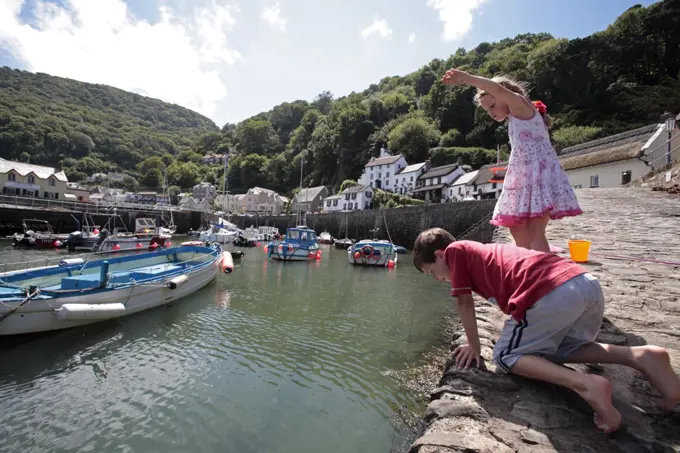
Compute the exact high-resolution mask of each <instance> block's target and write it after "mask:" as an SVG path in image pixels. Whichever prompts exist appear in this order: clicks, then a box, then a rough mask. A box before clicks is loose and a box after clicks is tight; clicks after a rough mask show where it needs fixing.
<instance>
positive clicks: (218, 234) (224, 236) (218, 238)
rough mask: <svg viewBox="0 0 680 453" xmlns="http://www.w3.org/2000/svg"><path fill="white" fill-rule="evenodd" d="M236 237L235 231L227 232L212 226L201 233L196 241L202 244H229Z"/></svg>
mask: <svg viewBox="0 0 680 453" xmlns="http://www.w3.org/2000/svg"><path fill="white" fill-rule="evenodd" d="M237 235H238V232H237V231H234V230H228V229H226V228H220V227H217V226H212V227H210V228H208V229H207V230H205V231H202V232H201V234H200V235H199V236H198V239H199V240H200V241H203V242H217V243H218V244H231V243H232V242H234V239H235V238H236V236H237Z"/></svg>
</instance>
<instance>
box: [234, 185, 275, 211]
mask: <svg viewBox="0 0 680 453" xmlns="http://www.w3.org/2000/svg"><path fill="white" fill-rule="evenodd" d="M240 205H241V210H242V211H243V212H245V213H247V214H259V215H279V214H280V213H281V211H283V201H282V200H281V198H279V194H277V193H276V192H274V191H273V190H269V189H263V188H262V187H253V188H252V189H248V193H246V194H245V195H244V196H243V197H242V198H241V199H240Z"/></svg>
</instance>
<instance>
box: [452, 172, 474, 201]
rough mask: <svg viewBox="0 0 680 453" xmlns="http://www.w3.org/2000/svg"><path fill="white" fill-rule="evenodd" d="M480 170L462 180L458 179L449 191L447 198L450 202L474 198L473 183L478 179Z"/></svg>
mask: <svg viewBox="0 0 680 453" xmlns="http://www.w3.org/2000/svg"><path fill="white" fill-rule="evenodd" d="M477 173H479V170H474V171H471V172H469V173H465V174H464V175H463V176H461V177H460V178H458V179H456V180H455V181H454V182H453V184H451V186H450V187H449V189H448V191H449V192H448V196H447V197H446V198H447V199H448V201H450V202H453V201H462V200H464V199H465V198H471V197H472V181H474V179H475V178H476V177H477Z"/></svg>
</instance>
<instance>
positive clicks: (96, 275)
mask: <svg viewBox="0 0 680 453" xmlns="http://www.w3.org/2000/svg"><path fill="white" fill-rule="evenodd" d="M220 269H221V270H222V271H223V272H224V273H227V274H228V273H231V272H232V271H233V269H234V264H233V260H232V257H231V254H230V253H229V252H225V251H222V248H221V247H220V245H219V244H212V245H210V246H205V245H183V246H180V247H174V248H169V249H164V250H160V251H156V252H149V253H140V254H135V255H128V256H117V257H106V258H100V259H96V260H92V261H85V260H84V259H83V258H73V259H65V260H63V261H61V262H60V263H59V264H57V265H52V266H42V267H34V268H30V269H25V270H21V271H13V272H5V273H2V274H0V335H17V334H26V333H34V332H44V331H49V330H59V329H66V328H69V327H75V326H81V325H85V324H92V323H95V322H99V321H104V320H108V319H114V318H119V317H122V316H127V315H130V314H133V313H138V312H141V311H144V310H148V309H150V308H154V307H158V306H161V305H165V304H168V303H170V302H173V301H175V300H177V299H180V298H182V297H185V296H187V295H189V294H193V293H195V292H196V291H198V290H199V289H201V288H203V287H204V286H206V285H207V284H208V283H210V282H211V281H212V280H213V279H214V278H215V276H216V275H217V272H218V271H219V270H220Z"/></svg>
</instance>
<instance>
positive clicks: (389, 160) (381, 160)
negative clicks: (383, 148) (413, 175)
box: [365, 154, 403, 167]
mask: <svg viewBox="0 0 680 453" xmlns="http://www.w3.org/2000/svg"><path fill="white" fill-rule="evenodd" d="M402 157H403V156H402V155H401V154H397V155H396V156H385V157H371V160H369V161H368V163H367V164H366V165H365V167H375V166H376V165H389V164H393V163H395V162H396V161H398V160H399V159H401V158H402Z"/></svg>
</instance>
